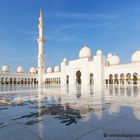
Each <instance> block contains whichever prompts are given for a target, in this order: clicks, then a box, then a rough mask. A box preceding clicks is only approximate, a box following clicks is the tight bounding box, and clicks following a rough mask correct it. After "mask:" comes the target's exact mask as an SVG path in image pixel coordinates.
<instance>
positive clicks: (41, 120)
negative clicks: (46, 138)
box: [37, 87, 44, 137]
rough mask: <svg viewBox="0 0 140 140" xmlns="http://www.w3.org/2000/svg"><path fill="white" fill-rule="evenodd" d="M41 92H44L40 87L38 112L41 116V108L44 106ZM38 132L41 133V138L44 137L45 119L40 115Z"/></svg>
mask: <svg viewBox="0 0 140 140" xmlns="http://www.w3.org/2000/svg"><path fill="white" fill-rule="evenodd" d="M41 92H42V88H41V87H39V88H38V96H37V97H38V98H37V107H38V108H37V109H38V110H37V111H38V113H39V114H41V107H42V106H43V103H42V102H41V99H42V96H41ZM38 122H39V123H38V132H39V136H40V137H43V133H44V132H43V130H44V125H43V118H42V116H41V115H40V116H39V117H38Z"/></svg>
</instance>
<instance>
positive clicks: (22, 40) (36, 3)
mask: <svg viewBox="0 0 140 140" xmlns="http://www.w3.org/2000/svg"><path fill="white" fill-rule="evenodd" d="M40 7H42V9H43V15H44V18H45V20H44V24H45V36H46V39H47V42H46V44H45V57H46V67H48V66H55V65H57V64H59V63H60V62H61V61H62V60H63V58H64V57H67V58H68V59H70V60H72V59H76V58H78V55H79V50H80V48H82V46H83V45H84V44H88V46H89V47H90V48H91V49H92V51H93V54H95V53H96V51H97V50H98V49H101V50H102V51H103V53H104V54H105V55H107V54H108V53H109V52H112V53H114V54H117V55H119V56H120V58H121V62H122V63H129V62H130V59H131V55H132V53H133V52H134V51H136V50H137V49H139V48H140V0H0V66H2V65H3V64H5V63H6V64H9V66H10V69H11V70H12V71H14V70H16V68H17V66H18V65H22V66H24V68H25V70H26V71H28V69H29V68H30V67H31V66H35V67H36V66H37V47H38V44H37V41H36V39H37V36H38V17H39V10H40Z"/></svg>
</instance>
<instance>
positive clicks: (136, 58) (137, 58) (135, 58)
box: [131, 50, 140, 63]
mask: <svg viewBox="0 0 140 140" xmlns="http://www.w3.org/2000/svg"><path fill="white" fill-rule="evenodd" d="M131 61H132V63H137V62H140V51H139V50H138V51H136V52H135V53H133V55H132V57H131Z"/></svg>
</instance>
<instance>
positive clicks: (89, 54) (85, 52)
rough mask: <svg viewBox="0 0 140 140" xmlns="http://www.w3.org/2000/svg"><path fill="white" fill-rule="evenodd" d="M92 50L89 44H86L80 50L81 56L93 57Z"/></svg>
mask: <svg viewBox="0 0 140 140" xmlns="http://www.w3.org/2000/svg"><path fill="white" fill-rule="evenodd" d="M92 57H93V56H92V52H91V49H90V48H88V47H87V46H84V47H83V48H82V49H81V50H80V52H79V58H80V59H81V58H92Z"/></svg>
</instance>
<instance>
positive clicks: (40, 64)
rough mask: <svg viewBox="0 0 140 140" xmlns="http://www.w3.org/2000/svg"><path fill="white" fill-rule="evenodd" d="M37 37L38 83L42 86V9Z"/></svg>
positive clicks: (43, 38)
mask: <svg viewBox="0 0 140 140" xmlns="http://www.w3.org/2000/svg"><path fill="white" fill-rule="evenodd" d="M38 28H39V37H38V39H37V41H38V83H39V84H40V85H41V84H44V73H45V55H44V44H45V41H46V39H45V37H44V24H43V14H42V9H41V10H40V17H39V25H38Z"/></svg>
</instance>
